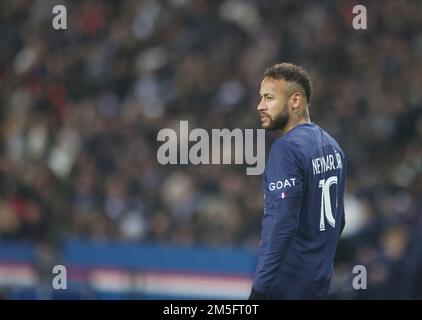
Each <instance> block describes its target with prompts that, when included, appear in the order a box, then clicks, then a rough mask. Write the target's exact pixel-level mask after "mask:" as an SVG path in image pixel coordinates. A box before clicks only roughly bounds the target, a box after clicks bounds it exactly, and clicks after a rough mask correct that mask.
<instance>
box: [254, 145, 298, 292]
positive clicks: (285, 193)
mask: <svg viewBox="0 0 422 320" xmlns="http://www.w3.org/2000/svg"><path fill="white" fill-rule="evenodd" d="M295 147H296V146H295V145H291V144H289V143H280V144H278V145H276V146H275V148H272V149H271V151H270V157H269V160H268V163H267V168H266V174H265V179H264V182H265V210H271V211H272V212H271V214H272V216H273V223H272V224H271V225H270V226H265V225H263V230H262V237H265V238H266V239H265V240H264V241H263V239H261V241H263V242H262V244H261V246H260V253H259V255H258V262H257V269H256V273H255V277H254V284H253V288H254V289H255V290H256V291H257V292H260V293H263V294H266V293H268V289H269V287H270V284H271V283H272V281H273V279H274V277H275V274H276V272H277V270H278V268H279V267H280V265H281V263H282V261H283V259H284V257H285V256H286V254H287V252H288V249H289V248H290V244H291V241H292V239H293V237H294V235H295V234H296V232H297V229H298V221H299V212H300V209H301V202H302V196H303V191H304V172H305V171H304V163H303V162H302V160H301V157H300V153H299V151H298V149H297V148H295ZM264 215H265V213H264Z"/></svg>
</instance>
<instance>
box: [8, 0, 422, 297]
mask: <svg viewBox="0 0 422 320" xmlns="http://www.w3.org/2000/svg"><path fill="white" fill-rule="evenodd" d="M55 4H56V1H54V0H37V1H33V0H16V1H1V2H0V239H2V240H29V241H32V242H34V243H37V244H39V245H40V246H44V247H53V248H54V247H55V246H57V245H59V244H60V243H61V241H64V240H66V239H71V238H86V239H92V240H95V241H106V240H125V241H135V242H148V243H164V244H170V243H171V244H180V245H192V244H193V245H207V246H242V247H248V248H251V249H255V248H256V247H257V245H258V241H259V232H260V226H261V216H262V206H263V193H262V189H261V188H262V180H261V179H262V177H261V176H247V175H246V174H245V168H244V167H243V166H241V165H199V166H194V165H168V166H162V165H160V164H159V163H158V161H157V158H156V153H157V149H158V147H159V146H160V144H161V143H159V142H157V133H158V131H159V130H160V129H162V128H174V129H175V130H176V131H178V126H179V121H180V120H189V127H190V128H191V129H193V128H204V129H211V128H229V129H234V128H242V129H243V128H257V127H258V126H259V121H258V118H257V114H256V106H257V103H258V100H259V95H258V91H259V85H260V81H261V80H262V74H263V72H264V70H265V69H266V68H267V67H268V66H270V65H272V64H274V63H277V62H282V61H284V62H293V63H296V64H300V65H302V66H304V67H305V69H307V71H308V72H309V73H310V75H311V77H312V79H313V83H314V97H313V100H312V103H311V120H312V121H313V122H316V123H317V124H319V125H320V126H321V127H323V128H324V129H325V130H326V131H328V132H329V133H330V134H332V135H333V136H334V137H335V138H336V139H337V140H338V142H339V143H340V145H342V147H343V149H344V150H345V152H346V155H347V157H348V169H349V171H348V184H347V195H346V202H345V204H346V221H347V225H346V229H345V231H344V235H343V238H342V241H341V243H340V246H339V250H338V255H337V258H336V264H335V266H336V267H335V277H334V279H333V286H332V287H333V288H332V292H333V293H332V296H333V297H337V298H362V299H365V298H422V280H421V278H420V277H418V275H419V274H420V273H421V272H422V237H421V234H422V233H421V231H422V212H421V211H422V209H421V208H422V197H421V195H422V178H421V172H422V147H421V146H422V89H421V88H422V35H421V33H420V32H418V31H420V30H422V19H421V18H420V15H421V13H422V3H421V2H420V1H394V0H388V1H359V3H357V2H356V1H351V0H340V1H334V0H333V1H318V2H316V1H311V0H299V1H297V0H295V1H293V0H292V1H290V0H289V1H287V0H286V1H269V0H263V1H258V0H250V1H238V0H217V1H205V0H160V1H153V0H127V1H111V0H107V1H106V0H101V1H100V0H88V1H82V0H72V1H64V2H62V3H61V4H64V5H65V6H66V8H67V14H68V21H67V27H68V29H67V30H54V29H53V27H52V19H53V17H54V15H53V14H52V8H53V6H54V5H55ZM356 4H363V5H365V6H366V8H367V12H368V29H367V30H354V29H353V27H352V20H353V17H354V15H353V13H352V8H353V6H354V5H356ZM276 138H277V136H275V134H273V133H268V134H267V145H268V146H267V148H268V147H269V146H270V145H271V142H272V141H274V139H276ZM357 264H362V265H365V266H366V267H367V270H368V289H367V290H352V288H351V280H350V278H351V277H352V273H351V270H352V268H353V266H354V265H357Z"/></svg>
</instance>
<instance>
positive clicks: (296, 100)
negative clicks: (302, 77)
mask: <svg viewBox="0 0 422 320" xmlns="http://www.w3.org/2000/svg"><path fill="white" fill-rule="evenodd" d="M302 98H303V95H302V93H301V92H299V91H298V92H295V93H293V94H292V96H291V97H290V100H291V103H292V109H293V111H297V110H298V109H299V106H300V103H301V101H302Z"/></svg>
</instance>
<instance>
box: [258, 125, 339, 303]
mask: <svg viewBox="0 0 422 320" xmlns="http://www.w3.org/2000/svg"><path fill="white" fill-rule="evenodd" d="M345 180H346V158H345V155H344V153H343V151H342V150H341V148H340V146H339V145H338V144H337V142H336V141H335V140H334V139H333V138H332V137H331V136H330V135H329V134H328V133H326V132H325V131H324V130H322V129H321V128H320V127H319V126H317V125H316V124H314V123H306V124H300V125H298V126H296V127H295V128H293V129H291V130H290V131H288V132H287V133H286V134H285V135H284V136H282V137H281V138H280V139H278V140H277V141H275V142H274V144H273V145H272V147H271V150H270V154H269V158H268V161H267V164H266V167H265V173H264V215H263V220H262V231H261V243H260V246H259V254H258V259H257V268H256V272H255V277H254V283H253V288H254V289H255V291H257V292H259V293H262V294H266V295H267V297H268V298H270V299H325V298H326V297H327V295H328V289H329V286H330V280H331V275H332V271H333V260H334V255H335V252H336V248H337V244H338V241H339V237H340V234H341V231H342V230H343V227H344V221H345V220H344V203H343V198H344V189H345Z"/></svg>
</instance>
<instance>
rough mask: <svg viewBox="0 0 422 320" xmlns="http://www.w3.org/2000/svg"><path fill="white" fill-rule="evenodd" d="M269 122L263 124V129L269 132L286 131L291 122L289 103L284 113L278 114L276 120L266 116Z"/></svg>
mask: <svg viewBox="0 0 422 320" xmlns="http://www.w3.org/2000/svg"><path fill="white" fill-rule="evenodd" d="M266 116H267V119H268V120H269V121H268V123H262V128H263V129H265V130H268V131H274V130H281V131H284V128H285V127H286V125H287V123H288V122H289V120H290V116H289V111H288V106H287V103H286V104H285V105H284V107H283V111H282V112H281V113H280V114H278V115H277V116H276V117H275V118H271V117H270V116H269V115H266Z"/></svg>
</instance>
